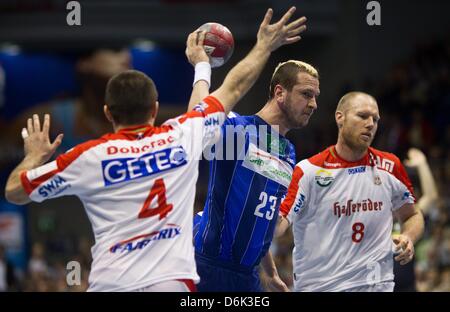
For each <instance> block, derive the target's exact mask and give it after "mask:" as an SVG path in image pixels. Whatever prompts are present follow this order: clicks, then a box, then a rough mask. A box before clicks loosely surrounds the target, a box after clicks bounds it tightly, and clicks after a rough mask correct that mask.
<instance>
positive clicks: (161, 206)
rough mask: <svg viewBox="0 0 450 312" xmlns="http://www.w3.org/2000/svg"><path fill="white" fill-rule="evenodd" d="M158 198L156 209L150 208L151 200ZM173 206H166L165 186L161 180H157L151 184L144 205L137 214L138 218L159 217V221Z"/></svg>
mask: <svg viewBox="0 0 450 312" xmlns="http://www.w3.org/2000/svg"><path fill="white" fill-rule="evenodd" d="M156 196H158V207H155V208H151V207H150V203H151V202H152V200H153V198H155V197H156ZM172 208H173V205H172V204H168V203H167V201H166V186H165V185H164V180H163V179H158V180H156V181H155V184H153V187H152V189H151V190H150V194H148V197H147V199H146V200H145V202H144V205H143V206H142V208H141V211H140V212H139V215H138V218H139V219H143V218H148V217H151V216H155V215H159V220H161V219H162V218H165V217H166V216H167V214H168V213H169V212H170V211H171V210H172Z"/></svg>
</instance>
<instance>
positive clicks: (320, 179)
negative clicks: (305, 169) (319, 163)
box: [314, 169, 334, 187]
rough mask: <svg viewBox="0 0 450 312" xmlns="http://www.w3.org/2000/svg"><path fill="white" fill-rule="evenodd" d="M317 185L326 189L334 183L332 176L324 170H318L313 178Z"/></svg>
mask: <svg viewBox="0 0 450 312" xmlns="http://www.w3.org/2000/svg"><path fill="white" fill-rule="evenodd" d="M314 179H315V181H316V183H317V185H319V186H320V187H327V186H329V185H330V184H331V183H333V181H334V177H333V174H332V173H331V172H330V171H328V170H324V169H319V170H317V171H316V176H315V177H314Z"/></svg>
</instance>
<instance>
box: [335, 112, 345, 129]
mask: <svg viewBox="0 0 450 312" xmlns="http://www.w3.org/2000/svg"><path fill="white" fill-rule="evenodd" d="M334 117H335V119H336V124H337V126H338V129H341V128H342V126H343V124H344V120H345V115H344V114H343V113H342V112H341V111H336V113H334Z"/></svg>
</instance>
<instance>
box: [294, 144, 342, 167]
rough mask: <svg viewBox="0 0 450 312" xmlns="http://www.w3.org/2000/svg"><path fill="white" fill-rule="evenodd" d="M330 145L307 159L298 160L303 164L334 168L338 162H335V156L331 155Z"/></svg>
mask: <svg viewBox="0 0 450 312" xmlns="http://www.w3.org/2000/svg"><path fill="white" fill-rule="evenodd" d="M331 149H332V147H331V146H330V147H327V148H326V149H324V150H323V151H321V152H319V153H317V154H315V155H313V156H311V157H309V158H308V159H304V160H302V161H301V162H300V164H303V165H304V166H307V165H309V166H316V167H321V168H329V167H331V168H335V167H338V166H339V164H338V163H337V162H336V158H335V157H334V156H333V153H332V150H331Z"/></svg>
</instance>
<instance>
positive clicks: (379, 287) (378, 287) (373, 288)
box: [343, 282, 395, 292]
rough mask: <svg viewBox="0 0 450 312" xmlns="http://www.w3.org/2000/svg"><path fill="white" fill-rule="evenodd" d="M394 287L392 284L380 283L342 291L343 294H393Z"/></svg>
mask: <svg viewBox="0 0 450 312" xmlns="http://www.w3.org/2000/svg"><path fill="white" fill-rule="evenodd" d="M394 286H395V283H394V282H381V283H376V284H373V285H362V286H357V287H352V288H348V289H344V290H343V292H393V291H394Z"/></svg>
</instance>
